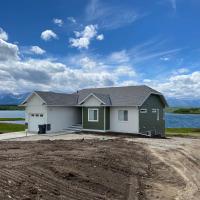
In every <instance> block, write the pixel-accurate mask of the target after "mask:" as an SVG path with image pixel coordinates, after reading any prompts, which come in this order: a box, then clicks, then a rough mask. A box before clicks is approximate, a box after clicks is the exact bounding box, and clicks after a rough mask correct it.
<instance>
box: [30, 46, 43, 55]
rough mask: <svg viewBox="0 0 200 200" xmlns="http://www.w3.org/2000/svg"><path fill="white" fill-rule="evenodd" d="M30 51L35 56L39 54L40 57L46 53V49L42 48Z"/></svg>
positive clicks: (35, 47)
mask: <svg viewBox="0 0 200 200" xmlns="http://www.w3.org/2000/svg"><path fill="white" fill-rule="evenodd" d="M30 51H31V52H32V53H34V54H38V55H42V54H44V53H46V51H45V50H44V49H41V48H40V47H38V46H32V47H31V48H30Z"/></svg>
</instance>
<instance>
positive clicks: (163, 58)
mask: <svg viewBox="0 0 200 200" xmlns="http://www.w3.org/2000/svg"><path fill="white" fill-rule="evenodd" d="M160 60H163V61H169V60H170V58H169V57H161V58H160Z"/></svg>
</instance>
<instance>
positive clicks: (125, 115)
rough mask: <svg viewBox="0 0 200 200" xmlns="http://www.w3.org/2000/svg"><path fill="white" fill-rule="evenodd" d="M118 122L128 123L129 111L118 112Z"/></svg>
mask: <svg viewBox="0 0 200 200" xmlns="http://www.w3.org/2000/svg"><path fill="white" fill-rule="evenodd" d="M118 120H119V121H121V122H123V121H128V110H119V111H118Z"/></svg>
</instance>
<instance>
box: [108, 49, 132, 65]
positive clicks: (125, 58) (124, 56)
mask: <svg viewBox="0 0 200 200" xmlns="http://www.w3.org/2000/svg"><path fill="white" fill-rule="evenodd" d="M109 59H110V60H111V61H114V62H118V63H126V62H129V61H130V58H129V55H128V53H127V51H126V50H122V51H117V52H113V53H112V54H111V55H110V57H109Z"/></svg>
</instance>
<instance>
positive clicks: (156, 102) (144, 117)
mask: <svg viewBox="0 0 200 200" xmlns="http://www.w3.org/2000/svg"><path fill="white" fill-rule="evenodd" d="M140 109H147V113H140V112H139V131H140V133H142V132H145V131H150V130H156V132H157V133H158V134H160V135H161V136H164V134H165V120H164V105H163V103H162V101H161V100H160V97H159V96H157V95H153V94H152V95H150V97H149V98H148V99H147V100H146V101H145V102H144V104H143V105H142V106H141V107H140ZM152 109H159V120H157V112H156V113H152Z"/></svg>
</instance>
